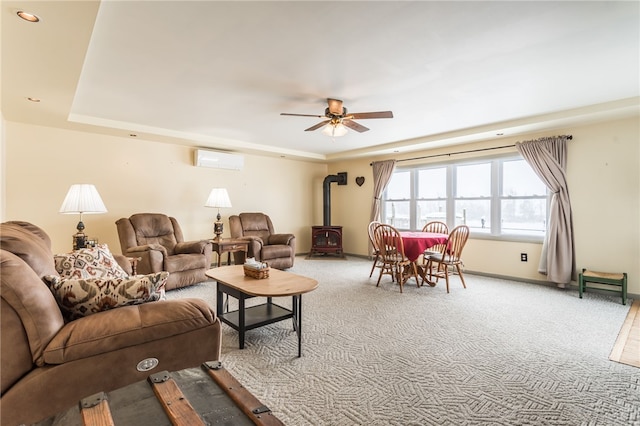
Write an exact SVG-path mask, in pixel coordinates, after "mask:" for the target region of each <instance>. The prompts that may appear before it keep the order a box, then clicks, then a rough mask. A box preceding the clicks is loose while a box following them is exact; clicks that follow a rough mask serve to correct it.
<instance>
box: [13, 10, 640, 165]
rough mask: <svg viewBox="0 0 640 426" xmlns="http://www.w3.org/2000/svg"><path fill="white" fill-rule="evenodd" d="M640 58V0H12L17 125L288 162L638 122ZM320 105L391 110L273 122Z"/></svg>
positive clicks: (319, 108) (321, 108)
mask: <svg viewBox="0 0 640 426" xmlns="http://www.w3.org/2000/svg"><path fill="white" fill-rule="evenodd" d="M21 9H22V10H27V11H29V12H32V13H35V14H37V15H39V16H40V17H41V22H39V23H36V24H32V23H27V22H24V21H22V20H20V19H19V18H18V17H17V16H16V14H15V13H16V11H17V10H21ZM639 61H640V3H639V2H636V1H630V2H612V1H605V2H592V1H589V2H578V1H571V2H569V1H566V2H517V1H513V2H498V1H489V2H484V1H473V2H455V1H447V2H436V1H389V2H385V1H339V2H331V1H320V2H316V1H289V2H287V1H256V2H245V1H235V2H227V1H195V2H186V1H103V2H98V1H66V2H65V1H43V2H37V1H22V2H21V1H2V113H3V115H4V116H5V118H6V119H7V120H11V121H18V122H28V123H34V124H41V125H46V126H55V127H63V128H69V129H80V130H84V131H93V132H98V133H105V134H114V135H120V136H124V137H130V136H129V135H130V134H136V135H137V136H136V137H138V138H143V139H149V140H154V141H160V142H166V141H169V142H176V143H182V144H187V145H193V146H199V147H209V148H214V149H220V150H231V151H238V152H269V153H272V154H276V155H284V156H287V157H293V158H307V159H317V160H332V159H340V158H351V157H355V156H363V155H369V156H370V155H376V154H380V153H386V152H391V151H392V150H399V151H403V152H404V151H411V150H417V149H421V150H422V149H428V148H431V147H438V146H444V145H448V144H455V143H462V142H467V141H473V140H482V139H487V138H495V137H496V133H505V135H507V136H509V135H517V134H519V133H523V132H530V131H539V130H543V131H545V130H548V131H550V132H551V131H552V130H553V129H554V128H560V127H562V126H566V125H570V124H575V123H580V122H584V121H585V120H597V119H603V118H607V119H608V118H614V117H623V116H629V115H632V114H638V113H639V103H640V102H639V99H640V98H639V95H640V89H639V86H640V82H639V79H640V77H639V75H640V66H639ZM27 97H35V98H39V99H40V100H41V101H40V102H39V103H33V102H29V101H27V100H26V98H27ZM327 97H332V98H337V99H341V100H343V101H344V105H345V107H346V108H347V109H348V110H349V112H369V111H383V110H391V111H393V114H394V118H392V119H372V120H360V121H358V122H359V123H360V124H362V125H365V126H367V127H369V128H370V129H371V130H370V131H368V132H365V133H357V132H354V131H349V133H348V134H347V135H346V136H344V137H341V138H336V139H335V140H332V139H331V138H329V137H327V136H325V135H323V134H322V133H321V131H320V130H316V131H314V132H305V131H304V129H306V128H308V127H311V126H312V125H314V124H316V123H318V122H319V121H321V119H319V118H312V117H289V116H281V115H280V113H281V112H288V113H300V114H317V115H323V114H324V109H325V108H326V106H327V103H326V98H327ZM356 121H357V120H356Z"/></svg>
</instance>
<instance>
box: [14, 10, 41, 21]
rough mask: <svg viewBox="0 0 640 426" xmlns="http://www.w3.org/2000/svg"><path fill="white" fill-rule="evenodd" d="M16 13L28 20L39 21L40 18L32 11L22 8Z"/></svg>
mask: <svg viewBox="0 0 640 426" xmlns="http://www.w3.org/2000/svg"><path fill="white" fill-rule="evenodd" d="M17 15H18V16H19V17H21V18H22V19H24V20H25V21H28V22H40V18H38V17H37V16H36V15H34V14H33V13H29V12H25V11H24V10H19V11H18V12H17Z"/></svg>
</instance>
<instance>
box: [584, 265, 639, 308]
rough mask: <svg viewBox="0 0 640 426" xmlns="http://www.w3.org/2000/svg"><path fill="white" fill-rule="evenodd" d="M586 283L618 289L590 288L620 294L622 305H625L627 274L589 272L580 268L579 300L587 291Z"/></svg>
mask: <svg viewBox="0 0 640 426" xmlns="http://www.w3.org/2000/svg"><path fill="white" fill-rule="evenodd" d="M588 282H590V283H597V284H604V285H609V286H615V287H620V288H619V289H611V288H600V287H592V288H597V289H599V290H604V291H613V292H616V293H618V292H620V294H621V296H622V304H623V305H626V304H627V273H626V272H623V273H621V274H618V273H608V272H596V271H589V270H587V269H585V268H582V272H581V273H580V274H579V276H578V292H579V293H580V299H582V293H583V292H584V291H585V290H586V289H587V283H588Z"/></svg>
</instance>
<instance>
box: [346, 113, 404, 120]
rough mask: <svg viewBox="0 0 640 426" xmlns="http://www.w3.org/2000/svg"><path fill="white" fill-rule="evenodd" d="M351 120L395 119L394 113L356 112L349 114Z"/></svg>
mask: <svg viewBox="0 0 640 426" xmlns="http://www.w3.org/2000/svg"><path fill="white" fill-rule="evenodd" d="M349 118H355V119H356V120H362V119H365V118H393V112H391V111H378V112H354V113H350V114H349Z"/></svg>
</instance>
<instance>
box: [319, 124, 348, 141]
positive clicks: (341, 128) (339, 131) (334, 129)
mask: <svg viewBox="0 0 640 426" xmlns="http://www.w3.org/2000/svg"><path fill="white" fill-rule="evenodd" d="M347 132H348V130H347V128H346V126H345V125H344V124H342V123H338V124H336V125H333V124H331V123H329V124H327V125H326V126H324V129H322V133H323V134H325V135H327V136H331V137H333V138H336V137H339V136H344V135H346V134H347Z"/></svg>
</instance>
